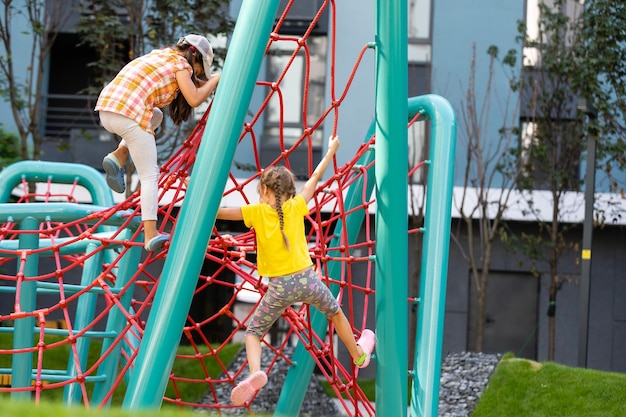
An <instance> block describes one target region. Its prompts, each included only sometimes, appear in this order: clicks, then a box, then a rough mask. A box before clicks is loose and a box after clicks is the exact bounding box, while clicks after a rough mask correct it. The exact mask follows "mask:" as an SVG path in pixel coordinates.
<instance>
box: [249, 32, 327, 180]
mask: <svg viewBox="0 0 626 417" xmlns="http://www.w3.org/2000/svg"><path fill="white" fill-rule="evenodd" d="M307 45H308V52H309V56H308V57H307V56H306V55H305V51H304V50H303V49H301V50H300V51H299V52H298V54H297V56H296V57H295V58H294V59H293V61H292V62H291V64H290V66H289V68H288V69H287V70H286V71H285V68H286V65H288V64H289V62H290V61H291V59H292V55H293V53H294V51H295V50H296V48H297V47H298V45H297V43H296V42H294V41H282V40H279V41H276V42H274V43H273V44H272V46H271V48H270V51H269V54H268V57H267V79H268V80H270V81H275V80H278V79H280V78H281V77H282V80H281V82H280V93H281V94H273V95H272V97H271V99H270V101H269V103H268V108H267V113H266V118H265V129H264V132H263V143H262V146H261V160H262V163H263V164H264V165H266V164H268V163H269V162H271V161H273V160H274V159H275V158H276V157H277V156H278V154H279V153H280V149H281V143H282V144H283V145H284V147H285V148H290V147H292V146H293V145H294V144H295V143H296V142H297V141H298V140H299V139H300V138H301V137H302V135H303V134H304V129H305V128H308V127H311V126H312V125H314V124H315V123H317V122H318V120H319V118H320V117H321V116H322V112H323V110H324V97H325V84H326V81H325V80H326V51H327V37H326V36H311V37H309V38H308V39H307ZM307 59H308V60H309V61H308V64H309V74H308V75H309V79H308V80H306V79H305V75H306V69H307ZM305 88H306V89H307V90H306V100H307V102H306V115H304V114H303V105H304V103H303V100H304V97H305ZM281 123H282V127H283V129H282V132H281ZM322 134H323V132H322V129H321V128H318V129H315V130H314V131H313V133H312V135H311V144H312V149H313V151H314V155H313V159H314V160H313V165H315V164H317V162H319V160H320V157H321V150H322ZM307 161H308V142H307V140H306V139H305V141H303V143H302V144H301V145H300V146H298V148H297V149H296V151H295V152H294V154H292V156H291V157H290V162H291V164H292V166H291V168H292V170H293V171H294V173H295V174H296V176H299V177H306V176H308V172H307V171H308V169H307V167H308V162H307Z"/></svg>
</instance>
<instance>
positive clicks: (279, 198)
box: [261, 166, 296, 249]
mask: <svg viewBox="0 0 626 417" xmlns="http://www.w3.org/2000/svg"><path fill="white" fill-rule="evenodd" d="M261 184H263V185H265V186H267V187H268V188H269V189H270V190H272V192H274V198H275V200H276V212H277V214H278V221H279V224H280V232H281V233H282V235H283V243H284V245H285V247H286V248H287V249H289V239H288V238H287V235H286V234H285V214H284V213H283V196H284V195H287V198H292V197H294V196H295V195H296V184H295V177H294V175H293V173H292V172H291V171H290V170H288V169H287V168H286V167H284V166H274V167H271V168H268V169H267V170H265V171H264V172H263V174H262V175H261Z"/></svg>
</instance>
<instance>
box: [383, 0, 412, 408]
mask: <svg viewBox="0 0 626 417" xmlns="http://www.w3.org/2000/svg"><path fill="white" fill-rule="evenodd" d="M376 10H377V12H376V13H377V16H376V40H375V42H376V145H375V149H376V164H375V174H376V204H377V211H376V242H377V245H376V336H377V337H376V339H377V345H376V366H377V367H376V413H377V414H378V415H380V416H406V414H407V386H408V381H407V378H406V377H405V376H406V375H407V368H408V335H407V329H408V317H409V309H408V302H407V299H408V236H407V230H408V210H407V207H408V201H407V200H408V197H407V188H408V163H404V164H402V163H400V164H399V163H398V156H400V157H402V156H405V155H408V129H407V121H406V116H407V111H408V110H407V97H408V58H407V54H408V52H407V49H408V35H407V18H406V16H407V2H406V0H377V2H376Z"/></svg>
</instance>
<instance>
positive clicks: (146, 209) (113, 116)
mask: <svg viewBox="0 0 626 417" xmlns="http://www.w3.org/2000/svg"><path fill="white" fill-rule="evenodd" d="M162 121H163V112H162V111H161V110H159V109H154V116H153V117H152V128H153V129H156V128H157V127H158V126H159V125H160V124H161V122H162ZM100 122H101V123H102V126H103V127H104V128H105V129H106V130H107V131H108V132H111V133H113V134H115V135H118V136H121V137H122V141H121V142H120V146H124V147H126V148H127V149H128V152H129V153H130V157H131V158H132V159H133V163H134V164H135V168H137V174H138V175H139V183H140V185H141V220H143V221H146V220H157V211H158V204H159V202H158V198H159V195H158V193H159V186H158V181H159V165H158V163H157V148H156V142H155V140H154V135H153V134H151V133H149V132H146V131H145V130H143V129H142V128H141V127H139V125H138V124H137V122H135V121H134V120H132V119H129V118H128V117H125V116H122V115H121V114H117V113H112V112H108V111H101V112H100Z"/></svg>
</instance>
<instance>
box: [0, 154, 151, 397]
mask: <svg viewBox="0 0 626 417" xmlns="http://www.w3.org/2000/svg"><path fill="white" fill-rule="evenodd" d="M23 179H25V180H26V181H29V182H36V183H41V182H48V181H50V182H52V183H57V184H72V183H74V182H76V183H77V184H79V185H81V186H83V187H85V188H86V189H87V190H88V191H89V192H90V194H91V199H92V201H93V202H94V204H75V203H37V202H35V203H28V204H15V203H7V201H8V200H9V199H10V197H11V192H12V190H13V189H14V188H15V187H16V186H17V185H18V184H20V183H21V181H22V180H23ZM112 205H113V196H112V194H111V191H110V190H109V188H108V186H107V185H106V182H105V181H104V177H103V176H102V174H100V173H99V172H98V171H96V170H95V169H93V168H91V167H88V166H85V165H77V164H68V163H59V162H45V161H21V162H18V163H15V164H13V165H11V166H9V167H7V168H6V169H4V170H3V171H2V172H0V223H7V222H9V221H11V222H13V223H16V224H19V229H20V230H33V231H37V230H39V226H40V224H41V223H42V222H44V221H48V220H50V221H53V222H71V221H75V220H77V219H84V218H85V217H88V216H90V215H92V214H93V213H95V212H98V211H102V210H108V209H109V208H110V207H111V206H112ZM130 215H132V212H130V211H119V212H116V213H115V214H114V215H113V216H112V217H111V218H110V219H108V220H106V222H105V223H104V224H103V225H102V226H99V228H98V230H99V231H98V232H97V233H94V237H95V239H83V240H78V241H76V239H75V238H73V237H65V238H58V239H55V240H54V242H52V241H51V239H40V238H39V235H38V233H26V234H20V236H19V239H18V241H14V240H5V241H0V249H3V254H2V255H0V256H3V257H15V258H17V261H18V266H17V270H18V271H20V270H21V271H22V272H23V274H24V277H33V276H37V275H38V274H39V271H38V266H39V260H40V259H41V258H42V257H49V256H52V255H53V250H52V244H53V243H54V244H55V245H59V246H60V249H59V253H60V254H61V255H71V254H82V253H89V252H93V251H95V250H96V249H98V247H99V246H100V244H101V243H100V241H99V240H98V238H106V237H112V236H114V235H115V236H116V238H117V239H120V240H125V239H130V238H131V237H132V234H133V232H134V231H135V230H136V229H137V228H138V227H139V226H140V221H139V220H138V219H133V220H131V221H130V222H128V219H127V218H128V216H130ZM96 221H97V219H93V220H92V221H91V223H92V224H95V223H96ZM123 224H127V227H126V228H125V229H123V230H119V227H120V226H121V225H123ZM118 246H119V245H115V244H111V245H109V246H108V247H107V249H106V250H105V251H98V252H96V253H95V254H94V255H93V256H91V257H89V258H88V259H87V260H86V261H85V266H84V268H83V272H82V276H81V283H80V284H79V285H64V287H63V290H64V292H65V294H73V293H77V292H80V291H85V294H84V296H82V297H80V299H79V300H78V303H77V306H76V309H77V310H76V320H75V322H74V323H73V324H74V326H73V330H74V332H78V331H80V330H81V329H83V328H85V327H86V326H87V325H88V324H89V323H90V322H91V321H92V320H93V317H94V315H95V311H96V298H97V295H98V294H102V293H103V291H102V290H101V289H99V288H91V289H88V290H86V289H87V288H88V287H89V285H90V284H91V283H92V282H93V281H94V279H96V278H97V277H98V276H99V275H100V274H101V272H102V271H101V265H102V262H103V260H109V259H111V260H112V259H114V258H115V257H116V256H117V254H113V252H114V250H115V249H117V248H118ZM45 248H50V249H49V250H41V251H37V252H36V253H32V254H31V255H30V256H28V257H27V259H26V260H25V264H24V265H23V266H22V265H21V262H22V261H21V259H20V258H19V256H18V250H20V249H45ZM11 252H13V253H11ZM140 255H141V248H140V247H137V246H134V247H132V248H130V249H129V250H128V251H127V252H126V254H125V255H124V256H123V258H122V259H121V260H120V261H119V263H118V266H119V270H118V274H117V280H116V283H115V285H114V286H112V287H111V288H109V291H111V292H113V293H118V292H119V291H120V289H122V288H124V286H125V285H126V284H127V283H128V282H129V280H130V278H132V276H133V274H134V272H135V271H136V270H137V266H138V264H139V258H140ZM0 292H2V293H13V294H15V293H16V287H14V286H11V285H1V286H0ZM44 293H55V294H58V293H59V284H56V283H49V282H39V281H24V282H22V283H21V290H20V299H19V303H20V308H21V311H24V312H31V311H34V310H35V309H36V307H37V306H36V299H37V294H44ZM132 295H133V289H132V287H129V288H127V291H126V293H125V294H124V295H123V296H122V297H121V298H120V303H121V304H122V305H123V306H124V307H125V308H127V309H128V308H130V302H131V298H132ZM125 324H126V319H125V317H124V315H123V314H122V313H121V312H119V310H116V309H114V310H113V311H112V312H111V313H110V315H109V318H108V320H107V325H106V329H105V330H104V331H87V332H85V333H84V334H83V335H82V336H81V337H79V338H78V340H77V342H76V349H77V352H78V362H76V361H70V362H69V363H68V368H67V370H66V371H62V370H50V369H42V370H41V375H36V374H35V370H34V369H33V362H32V359H33V354H32V352H24V353H17V354H15V355H14V356H13V360H12V366H11V368H10V369H0V374H9V373H10V374H11V385H12V387H13V388H20V387H23V388H26V387H30V386H31V381H32V380H33V379H36V378H39V379H41V380H42V381H67V380H70V379H73V378H75V377H76V376H77V375H78V371H79V368H78V366H79V365H80V369H83V370H84V369H86V365H87V355H88V352H89V344H90V340H91V338H99V339H102V340H103V348H102V350H101V352H102V354H103V355H104V353H105V352H106V351H107V349H108V347H109V346H110V345H111V343H112V341H113V339H114V338H116V337H118V335H119V334H121V332H122V330H123V328H124V326H125ZM0 331H2V332H10V333H13V348H14V349H21V348H32V346H33V343H34V335H35V334H38V333H39V332H40V329H39V328H38V327H36V326H35V317H34V316H32V315H30V316H29V315H26V316H25V317H22V318H18V319H16V320H15V322H14V325H13V326H12V327H9V326H5V327H1V328H0ZM43 331H44V332H45V334H56V335H62V336H66V337H67V336H68V335H69V331H68V330H65V329H43ZM120 350H121V347H120V345H119V344H118V345H117V347H116V349H114V350H113V351H112V352H110V353H109V354H108V355H107V358H106V360H105V361H103V363H102V364H101V365H100V367H99V368H98V374H97V375H95V376H89V377H86V378H85V380H86V381H87V382H95V389H94V397H93V398H94V399H95V400H94V401H97V402H98V403H100V402H102V401H103V398H104V396H103V395H102V393H104V394H106V393H107V392H108V391H109V390H110V387H111V386H112V384H113V382H114V381H115V373H116V372H117V365H118V363H119V361H120V358H121V355H120ZM99 393H101V395H98V394H99ZM30 397H31V392H29V391H22V392H12V393H11V398H13V399H28V398H30ZM81 398H82V392H81V389H80V386H79V385H78V384H70V385H68V386H66V388H65V391H64V402H65V403H66V404H76V403H79V402H80V401H81Z"/></svg>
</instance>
